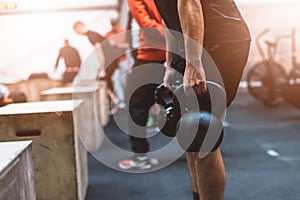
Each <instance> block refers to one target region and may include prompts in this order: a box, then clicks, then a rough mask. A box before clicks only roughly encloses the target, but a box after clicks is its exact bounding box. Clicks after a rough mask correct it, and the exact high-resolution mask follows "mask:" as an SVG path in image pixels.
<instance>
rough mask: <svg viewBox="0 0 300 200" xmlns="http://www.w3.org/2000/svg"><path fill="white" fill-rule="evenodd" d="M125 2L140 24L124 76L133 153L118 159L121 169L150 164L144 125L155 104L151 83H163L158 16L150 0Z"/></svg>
mask: <svg viewBox="0 0 300 200" xmlns="http://www.w3.org/2000/svg"><path fill="white" fill-rule="evenodd" d="M128 5H129V8H130V11H131V14H132V16H133V18H135V20H136V21H137V23H138V24H139V26H140V47H139V48H138V51H137V57H136V61H135V64H134V66H133V69H132V73H131V74H130V75H129V76H128V79H127V80H128V82H127V94H128V97H127V99H128V101H129V114H130V117H131V119H132V121H131V120H129V121H130V122H129V135H130V136H129V137H130V144H131V149H132V151H133V153H134V156H133V157H132V158H130V159H126V160H121V161H120V162H119V167H120V168H121V169H123V170H128V169H141V170H145V169H150V168H151V167H152V163H151V161H150V159H149V157H148V155H147V152H148V151H149V142H148V140H147V139H146V129H145V127H146V123H147V119H148V115H149V110H150V108H151V106H152V105H153V104H154V103H155V101H154V91H155V89H156V87H157V86H158V84H154V83H161V82H163V77H164V72H165V69H164V66H163V64H164V62H165V60H166V52H165V49H166V47H165V37H164V30H163V29H162V28H163V25H162V19H161V17H160V14H159V13H158V11H157V9H156V6H155V4H154V1H153V0H128ZM149 28H150V29H149ZM139 67H141V68H140V70H139V69H138V68H139ZM151 79H152V80H151ZM154 79H155V80H154ZM145 80H149V81H152V83H153V84H144V85H142V83H143V82H144V81H145ZM136 125H138V126H139V127H138V128H137V126H136Z"/></svg>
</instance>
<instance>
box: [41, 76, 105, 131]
mask: <svg viewBox="0 0 300 200" xmlns="http://www.w3.org/2000/svg"><path fill="white" fill-rule="evenodd" d="M71 99H73V100H74V99H82V100H83V101H84V107H85V110H87V111H89V112H91V113H92V114H95V116H90V117H97V121H98V122H99V123H100V125H101V126H105V125H107V123H108V121H109V117H108V107H109V105H108V104H109V102H108V99H107V95H106V83H105V82H103V81H100V82H98V81H86V82H83V81H81V82H80V83H76V84H75V86H73V87H56V88H51V89H48V90H44V91H41V93H40V100H41V101H56V100H71Z"/></svg>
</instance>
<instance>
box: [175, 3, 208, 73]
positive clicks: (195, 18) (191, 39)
mask: <svg viewBox="0 0 300 200" xmlns="http://www.w3.org/2000/svg"><path fill="white" fill-rule="evenodd" d="M178 14H179V18H180V22H181V26H182V32H183V34H184V38H185V52H186V60H187V67H189V66H191V65H190V64H192V65H193V66H194V67H198V66H199V65H198V63H199V62H201V55H202V48H203V37H204V19H203V13H202V6H201V3H200V1H199V0H178Z"/></svg>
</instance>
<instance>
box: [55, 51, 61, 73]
mask: <svg viewBox="0 0 300 200" xmlns="http://www.w3.org/2000/svg"><path fill="white" fill-rule="evenodd" d="M61 57H62V51H61V50H59V54H58V56H57V58H56V62H55V65H54V69H55V70H56V69H57V67H58V63H59V59H60V58H61Z"/></svg>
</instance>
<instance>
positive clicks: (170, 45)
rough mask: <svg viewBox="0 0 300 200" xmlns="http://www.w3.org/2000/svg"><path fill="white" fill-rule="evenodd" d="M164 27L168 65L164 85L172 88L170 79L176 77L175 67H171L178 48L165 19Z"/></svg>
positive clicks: (166, 64)
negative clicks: (174, 53)
mask: <svg viewBox="0 0 300 200" xmlns="http://www.w3.org/2000/svg"><path fill="white" fill-rule="evenodd" d="M163 27H164V35H165V39H166V62H165V67H166V72H165V75H164V80H163V81H164V85H165V87H169V88H171V85H170V79H172V78H173V77H174V73H175V69H173V68H172V67H171V63H172V59H173V53H172V52H174V50H175V49H176V47H175V45H176V44H177V43H176V42H174V40H173V39H172V35H171V33H170V31H169V29H168V28H167V26H166V24H165V22H164V21H163Z"/></svg>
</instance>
